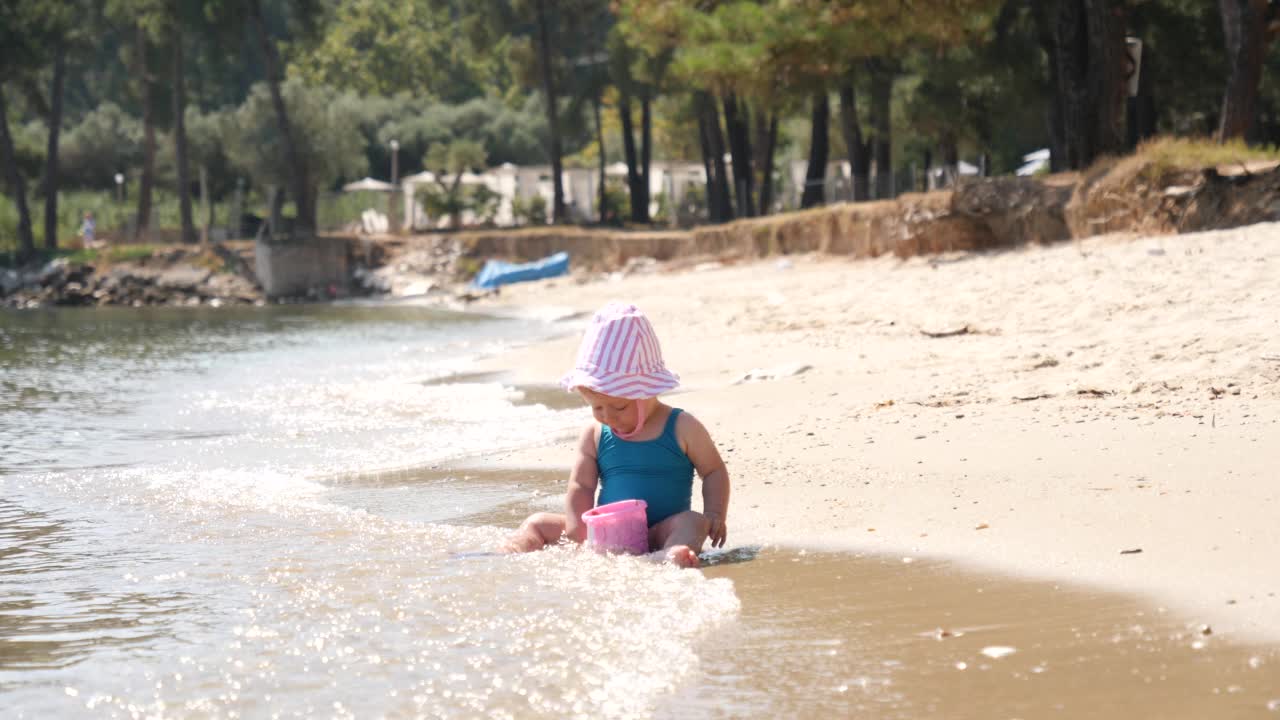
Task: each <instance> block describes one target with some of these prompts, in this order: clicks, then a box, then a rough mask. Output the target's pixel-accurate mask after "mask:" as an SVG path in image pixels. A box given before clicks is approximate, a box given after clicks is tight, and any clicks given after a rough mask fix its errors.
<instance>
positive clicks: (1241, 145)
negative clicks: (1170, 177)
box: [1136, 137, 1280, 175]
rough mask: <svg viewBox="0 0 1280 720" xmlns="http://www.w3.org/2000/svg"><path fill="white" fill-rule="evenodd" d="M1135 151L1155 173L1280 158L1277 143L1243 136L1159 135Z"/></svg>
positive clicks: (1160, 173) (1150, 170) (1272, 160)
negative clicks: (1246, 139) (1225, 138)
mask: <svg viewBox="0 0 1280 720" xmlns="http://www.w3.org/2000/svg"><path fill="white" fill-rule="evenodd" d="M1136 155H1137V157H1139V158H1141V159H1143V160H1145V161H1146V162H1147V163H1148V168H1149V172H1150V173H1154V174H1156V175H1162V174H1164V173H1167V172H1171V171H1177V170H1199V169H1202V168H1208V167H1219V166H1222V165H1243V164H1244V163H1248V162H1280V148H1277V147H1275V146H1251V145H1247V144H1246V143H1245V142H1244V141H1243V140H1232V141H1230V142H1227V143H1218V142H1215V141H1213V140H1210V139H1208V138H1181V137H1161V138H1156V139H1154V140H1148V141H1147V142H1144V143H1142V145H1140V146H1138V152H1137V153H1136Z"/></svg>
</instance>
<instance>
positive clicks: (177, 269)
mask: <svg viewBox="0 0 1280 720" xmlns="http://www.w3.org/2000/svg"><path fill="white" fill-rule="evenodd" d="M211 275H213V273H212V272H211V271H209V270H205V269H203V268H197V267H193V266H191V265H176V266H174V267H171V268H169V269H168V270H165V271H163V272H162V273H160V275H159V277H157V278H156V279H155V284H156V285H157V286H159V287H161V288H164V289H166V290H195V289H196V288H197V287H199V286H201V285H203V284H204V282H205V281H206V280H208V279H209V276H211Z"/></svg>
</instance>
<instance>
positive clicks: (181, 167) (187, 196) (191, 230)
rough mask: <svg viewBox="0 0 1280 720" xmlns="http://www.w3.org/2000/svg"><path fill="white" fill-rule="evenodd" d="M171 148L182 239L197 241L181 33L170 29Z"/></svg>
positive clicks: (188, 241)
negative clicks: (188, 148) (171, 43)
mask: <svg viewBox="0 0 1280 720" xmlns="http://www.w3.org/2000/svg"><path fill="white" fill-rule="evenodd" d="M173 33H174V43H173V151H174V157H175V159H176V160H177V165H178V168H177V169H178V213H179V215H181V217H182V242H184V243H194V242H195V241H196V227H195V223H194V222H193V221H192V218H191V171H190V168H189V166H188V164H187V161H188V159H187V124H186V112H187V97H186V69H185V68H184V67H183V64H182V62H183V58H182V35H181V31H180V29H179V28H177V27H176V26H175V27H174V29H173Z"/></svg>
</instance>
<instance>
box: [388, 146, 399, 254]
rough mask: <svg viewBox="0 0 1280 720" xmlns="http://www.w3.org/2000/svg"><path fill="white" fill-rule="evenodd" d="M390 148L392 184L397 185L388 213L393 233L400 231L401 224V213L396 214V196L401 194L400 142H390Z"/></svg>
mask: <svg viewBox="0 0 1280 720" xmlns="http://www.w3.org/2000/svg"><path fill="white" fill-rule="evenodd" d="M390 146H391V184H392V185H395V187H394V188H393V189H392V190H391V207H390V208H389V210H390V212H389V213H388V215H389V216H390V217H389V218H388V219H389V221H390V223H389V224H390V225H391V232H398V231H399V230H400V223H399V216H400V213H398V212H396V196H397V195H399V194H400V193H399V192H398V190H399V189H400V184H399V181H400V141H399V140H395V139H392V141H391V142H390Z"/></svg>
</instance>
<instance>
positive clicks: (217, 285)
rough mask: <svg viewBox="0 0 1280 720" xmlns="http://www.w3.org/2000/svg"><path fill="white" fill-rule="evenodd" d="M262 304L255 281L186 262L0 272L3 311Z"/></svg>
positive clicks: (59, 265) (60, 265) (61, 263)
mask: <svg viewBox="0 0 1280 720" xmlns="http://www.w3.org/2000/svg"><path fill="white" fill-rule="evenodd" d="M263 304H266V299H265V298H264V297H263V295H262V291H261V290H260V289H259V288H258V287H257V286H256V285H255V284H254V283H253V282H252V281H251V280H248V279H246V278H245V277H243V276H241V275H239V274H237V273H234V272H228V271H216V270H213V269H209V268H204V267H200V266H198V265H194V264H190V263H186V262H177V263H174V264H171V265H167V266H164V267H156V266H153V265H150V264H146V263H136V262H122V263H111V264H110V265H107V266H102V267H99V266H97V265H95V264H92V263H87V262H73V261H70V260H67V259H66V258H58V259H55V260H51V261H50V262H48V263H46V264H45V265H43V266H40V267H37V268H32V269H28V270H0V306H2V307H10V308H20V309H36V308H42V307H86V306H102V305H122V306H129V307H145V306H155V305H168V306H196V305H207V306H211V307H221V306H223V305H263Z"/></svg>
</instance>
